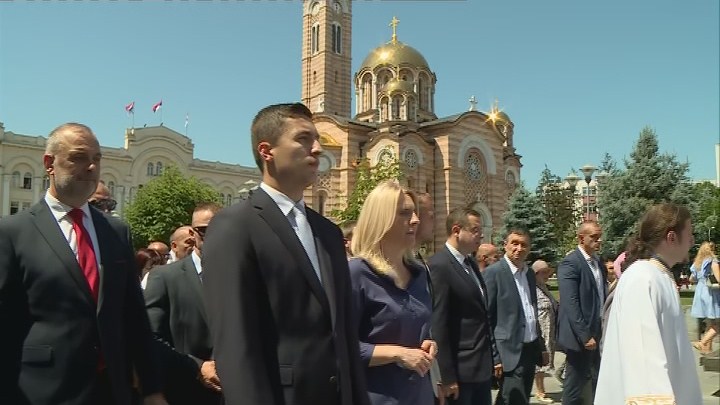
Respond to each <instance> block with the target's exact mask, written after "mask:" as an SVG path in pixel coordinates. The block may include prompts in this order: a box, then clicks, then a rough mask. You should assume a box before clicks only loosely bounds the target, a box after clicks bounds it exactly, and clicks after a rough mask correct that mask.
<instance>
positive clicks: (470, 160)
mask: <svg viewBox="0 0 720 405" xmlns="http://www.w3.org/2000/svg"><path fill="white" fill-rule="evenodd" d="M464 161H465V165H464V166H465V173H464V177H465V182H464V183H465V203H466V204H467V205H473V204H475V203H477V202H482V203H485V202H487V200H488V176H487V165H486V163H485V159H484V157H483V155H482V154H481V153H480V151H479V150H478V149H475V148H472V149H470V150H469V151H468V152H467V154H466V155H465V159H464Z"/></svg>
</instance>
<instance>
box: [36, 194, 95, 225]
mask: <svg viewBox="0 0 720 405" xmlns="http://www.w3.org/2000/svg"><path fill="white" fill-rule="evenodd" d="M45 203H46V204H47V205H48V207H49V208H50V212H52V214H53V217H55V220H56V221H58V222H60V221H61V220H62V219H63V218H65V217H67V216H68V214H69V213H70V211H71V210H72V209H73V207H71V206H69V205H67V204H65V203H62V202H60V200H58V199H57V198H55V196H53V195H52V194H50V191H49V190H48V191H46V192H45ZM80 210H81V211H82V212H83V215H84V216H85V217H86V218H92V217H91V216H90V206H88V203H87V202H86V203H84V204H83V205H81V206H80Z"/></svg>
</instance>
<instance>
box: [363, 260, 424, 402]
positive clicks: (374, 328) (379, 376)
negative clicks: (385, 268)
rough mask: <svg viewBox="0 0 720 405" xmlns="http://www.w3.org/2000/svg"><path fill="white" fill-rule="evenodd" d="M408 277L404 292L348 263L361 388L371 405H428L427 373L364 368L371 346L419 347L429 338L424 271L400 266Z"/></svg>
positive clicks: (366, 269) (388, 280) (387, 367)
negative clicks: (362, 373)
mask: <svg viewBox="0 0 720 405" xmlns="http://www.w3.org/2000/svg"><path fill="white" fill-rule="evenodd" d="M406 265H407V267H408V268H409V269H410V272H411V274H412V278H411V280H410V282H409V283H408V286H407V289H405V290H403V289H401V288H398V287H397V286H395V283H394V281H393V280H392V279H391V278H390V277H388V276H384V275H381V274H378V273H376V272H375V271H373V270H372V268H371V267H370V265H369V264H368V263H367V262H365V261H364V260H362V259H357V258H354V259H351V260H350V279H351V281H352V293H353V303H354V308H353V309H354V314H355V320H356V321H357V322H358V324H359V325H358V336H359V340H360V358H361V360H362V361H363V363H364V364H365V367H366V368H365V375H366V377H367V388H368V395H369V397H370V402H371V403H372V404H373V405H433V398H434V396H433V390H432V384H431V383H430V373H428V374H426V375H425V377H421V376H420V375H419V374H418V373H416V372H414V371H412V370H407V369H405V368H402V367H400V366H398V365H397V364H395V363H391V364H386V365H382V366H375V367H370V366H369V364H370V358H371V357H372V353H373V350H374V348H375V345H376V344H393V345H399V346H405V347H411V348H420V344H421V343H422V342H423V340H426V339H429V336H430V315H431V308H432V300H431V298H430V292H429V291H428V285H427V272H426V271H425V269H424V268H422V267H420V266H418V265H414V264H406Z"/></svg>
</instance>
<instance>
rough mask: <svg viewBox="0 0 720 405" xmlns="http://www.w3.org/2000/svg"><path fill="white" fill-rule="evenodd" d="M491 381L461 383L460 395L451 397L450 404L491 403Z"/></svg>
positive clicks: (484, 404) (474, 404) (477, 404)
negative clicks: (454, 397) (455, 397)
mask: <svg viewBox="0 0 720 405" xmlns="http://www.w3.org/2000/svg"><path fill="white" fill-rule="evenodd" d="M491 386H492V382H491V381H487V382H482V383H460V396H459V397H458V399H450V400H449V404H450V405H491V404H492V393H491V392H490V390H491Z"/></svg>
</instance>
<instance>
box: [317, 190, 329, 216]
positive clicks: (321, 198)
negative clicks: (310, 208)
mask: <svg viewBox="0 0 720 405" xmlns="http://www.w3.org/2000/svg"><path fill="white" fill-rule="evenodd" d="M326 202H327V193H325V192H324V191H321V192H319V193H318V199H317V212H318V214H320V215H325V203H326Z"/></svg>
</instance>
